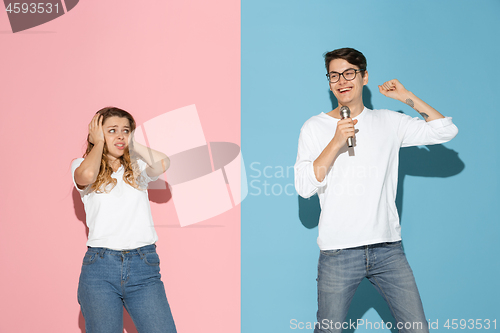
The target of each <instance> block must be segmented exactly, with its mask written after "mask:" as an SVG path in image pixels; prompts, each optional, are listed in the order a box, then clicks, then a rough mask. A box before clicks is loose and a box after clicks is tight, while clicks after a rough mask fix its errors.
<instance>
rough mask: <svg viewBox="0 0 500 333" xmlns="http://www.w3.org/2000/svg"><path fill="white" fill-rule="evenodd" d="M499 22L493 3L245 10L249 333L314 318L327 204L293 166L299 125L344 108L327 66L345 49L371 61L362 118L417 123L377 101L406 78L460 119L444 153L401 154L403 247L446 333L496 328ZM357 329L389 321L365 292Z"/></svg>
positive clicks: (245, 328)
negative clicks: (455, 323)
mask: <svg viewBox="0 0 500 333" xmlns="http://www.w3.org/2000/svg"><path fill="white" fill-rule="evenodd" d="M499 14H500V1H497V0H482V1H470V0H469V1H463V0H453V1H451V0H448V1H439V2H438V1H430V0H429V1H403V0H397V1H396V0H353V1H336V0H329V1H325V0H323V1H321V0H317V1H304V0H300V1H296V0H286V1H285V0H272V1H269V0H242V153H243V157H244V159H245V166H246V172H247V180H248V185H249V187H248V192H249V193H248V196H247V197H246V199H245V200H244V202H243V203H242V332H243V333H254V332H288V331H311V330H306V329H304V330H301V329H293V328H292V327H294V325H291V324H290V321H291V320H293V319H295V320H296V321H297V322H303V323H307V322H314V321H315V319H316V309H317V304H316V297H317V294H316V281H315V280H316V274H317V260H318V255H319V249H318V247H317V245H316V237H317V227H316V225H317V218H318V214H319V208H318V205H319V204H318V201H317V199H315V198H313V199H311V200H303V199H300V198H299V197H298V195H297V194H296V192H295V190H294V188H293V185H292V184H293V169H292V166H293V164H294V163H295V158H296V154H297V141H298V136H299V131H300V128H301V126H302V124H303V123H304V122H305V121H306V120H307V119H308V118H310V117H311V116H313V115H316V114H318V113H320V112H328V111H330V110H331V109H332V108H333V107H335V103H336V102H335V101H334V100H332V99H331V96H330V93H329V90H328V84H327V81H326V78H325V73H326V71H325V68H324V61H323V57H322V55H323V54H324V53H325V52H326V51H330V50H333V49H336V48H340V47H353V48H356V49H358V50H360V51H361V52H363V53H364V55H365V56H366V58H367V60H368V72H369V83H368V86H367V88H366V89H365V92H364V99H365V105H366V106H369V107H373V108H376V109H377V108H379V109H380V108H387V109H392V110H395V111H403V112H405V113H407V114H409V115H412V116H415V117H416V116H418V114H417V113H416V112H415V111H414V110H412V109H411V108H409V107H408V106H406V105H404V104H402V103H400V102H398V101H395V100H392V99H389V98H387V97H384V96H383V95H381V94H380V93H379V92H378V88H377V85H378V84H382V83H383V82H385V81H387V80H390V79H393V78H397V79H399V80H400V81H401V83H403V85H405V87H406V88H407V89H408V90H411V91H413V92H414V93H415V94H416V95H417V96H419V97H421V98H422V99H423V100H424V101H426V102H427V103H429V104H430V105H432V106H433V107H434V108H436V109H437V110H438V111H440V112H441V113H443V114H444V115H446V116H451V117H453V121H454V123H455V124H456V125H457V126H458V128H459V134H458V136H457V137H456V138H455V139H453V140H452V141H450V142H449V143H445V144H443V145H437V146H429V147H414V148H405V149H403V150H402V151H401V167H400V179H399V180H400V184H399V192H398V208H399V210H400V212H401V213H402V216H401V217H402V218H401V224H402V234H403V245H404V248H405V251H406V254H407V257H408V260H409V262H410V265H411V266H412V268H413V271H414V274H415V277H416V280H417V285H418V287H419V289H420V293H421V297H422V301H423V303H424V309H425V312H426V316H427V318H428V319H429V320H430V321H431V322H436V320H438V325H439V330H440V331H442V330H445V328H444V327H443V326H444V324H445V322H446V320H448V319H449V320H450V324H451V320H452V319H458V320H460V319H466V320H468V319H474V320H476V319H490V320H494V319H497V326H498V324H499V323H498V321H499V320H500V316H499V313H500V311H499V310H500V308H499V302H498V298H499V288H498V281H497V279H498V276H499V273H500V269H499V259H498V247H497V244H498V239H499V235H500V233H499V229H500V227H499V221H500V219H499V217H498V214H497V206H498V205H499V199H500V195H499V176H498V169H499V160H500V157H499V153H498V147H497V146H496V144H497V143H498V142H499V134H498V133H499V131H498V130H497V125H498V123H499V120H500V116H499V111H498V107H497V104H498V95H499V88H500V84H499V83H498V79H499V74H500V70H499V66H498V62H499V60H500V46H499V37H498V36H500V26H499V24H498V21H499V17H500V16H499ZM349 318H350V319H352V320H356V319H358V318H364V319H365V320H370V321H371V322H375V321H379V322H380V321H381V320H384V321H390V320H392V317H391V316H390V312H389V310H388V308H387V305H385V303H384V301H383V299H382V298H381V297H380V296H379V295H378V294H377V292H376V291H375V289H374V288H372V287H371V285H369V283H363V284H362V285H361V286H360V288H359V289H358V292H357V293H356V296H355V298H354V300H353V303H352V305H351V309H350V313H349V314H348V319H349ZM491 330H492V329H491V328H490V331H491ZM355 331H356V332H362V331H365V330H364V329H362V328H358V329H357V330H355ZM378 331H383V330H378ZM393 331H394V330H393ZM434 331H436V330H434ZM346 332H353V330H347V331H346Z"/></svg>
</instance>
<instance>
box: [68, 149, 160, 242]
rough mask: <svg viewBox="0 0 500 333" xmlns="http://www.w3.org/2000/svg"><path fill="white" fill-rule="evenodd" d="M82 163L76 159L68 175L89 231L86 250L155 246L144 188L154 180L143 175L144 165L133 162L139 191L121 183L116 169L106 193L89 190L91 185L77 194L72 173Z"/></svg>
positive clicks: (139, 161) (120, 172) (120, 176)
mask: <svg viewBox="0 0 500 333" xmlns="http://www.w3.org/2000/svg"><path fill="white" fill-rule="evenodd" d="M83 160H84V159H83V158H77V159H75V160H74V161H73V163H72V164H71V174H72V176H73V183H74V185H75V187H76V189H77V190H78V192H79V193H80V196H81V198H82V202H83V204H84V206H85V213H86V215H87V219H86V221H87V226H88V228H89V237H88V241H87V246H91V247H105V248H109V249H113V250H130V249H135V248H138V247H141V246H145V245H150V244H153V243H155V242H156V241H157V240H158V236H157V234H156V231H155V228H154V223H153V217H152V216H151V208H150V205H149V197H148V191H147V184H148V183H149V182H150V181H154V180H156V178H155V179H153V178H151V177H149V176H148V175H147V173H146V167H147V164H146V162H144V161H142V160H137V164H138V166H139V170H140V172H141V177H140V181H141V183H140V187H141V188H143V190H138V189H136V188H133V187H132V186H130V185H129V184H127V183H125V181H124V180H123V173H124V168H123V166H120V168H119V169H118V170H117V171H116V172H114V173H113V174H112V175H111V177H113V178H115V179H116V180H117V184H116V186H115V187H114V188H113V189H112V190H111V191H109V192H108V193H105V192H102V193H98V192H96V191H91V190H90V188H91V185H89V186H87V187H85V188H84V189H83V190H81V189H79V188H78V186H77V184H76V182H75V170H76V169H77V168H78V167H79V166H80V164H81V163H82V162H83Z"/></svg>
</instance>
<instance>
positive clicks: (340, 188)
mask: <svg viewBox="0 0 500 333" xmlns="http://www.w3.org/2000/svg"><path fill="white" fill-rule="evenodd" d="M354 119H357V120H358V123H357V124H356V126H355V129H356V134H355V141H354V142H355V144H354V147H353V148H347V145H345V146H344V147H343V148H342V149H341V150H340V151H339V152H338V155H337V157H336V159H335V160H334V162H333V165H332V167H331V168H330V169H329V170H328V172H327V175H326V177H325V179H324V180H323V181H322V182H319V181H318V180H317V179H316V176H315V175H314V169H313V162H314V160H316V158H317V157H318V156H319V155H320V154H321V152H322V151H323V150H324V149H325V147H326V146H327V145H328V143H329V142H330V141H331V140H332V138H333V137H334V135H335V130H336V128H337V122H338V121H339V119H335V118H333V117H331V116H329V115H327V114H325V113H321V114H319V115H317V116H314V117H312V118H310V119H309V120H307V121H306V122H305V124H304V125H303V126H302V129H301V131H300V138H299V148H298V154H297V162H296V163H295V188H296V190H297V193H298V194H299V195H300V196H302V197H304V198H309V197H310V196H312V195H314V194H315V193H317V194H318V196H319V200H320V205H321V216H320V219H319V225H318V229H319V237H318V245H319V247H320V249H321V250H331V249H343V248H350V247H356V246H361V245H368V244H376V243H382V242H394V241H398V240H401V227H400V224H399V216H398V212H397V209H396V203H395V200H396V189H397V181H398V162H399V149H400V148H401V147H409V146H418V145H431V144H439V143H443V142H447V141H449V140H451V139H453V138H454V137H455V136H456V135H457V133H458V129H457V127H456V126H455V125H454V124H453V123H452V120H451V118H450V117H446V118H442V119H436V120H433V121H429V122H426V121H424V120H422V119H419V118H411V117H410V116H407V115H405V114H402V113H398V112H394V111H389V110H370V109H367V108H365V109H364V110H363V112H361V113H360V114H359V115H358V116H357V117H356V118H354Z"/></svg>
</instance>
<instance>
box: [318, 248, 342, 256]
mask: <svg viewBox="0 0 500 333" xmlns="http://www.w3.org/2000/svg"><path fill="white" fill-rule="evenodd" d="M341 252H342V249H337V250H321V254H322V255H325V256H330V257H333V256H336V255H338V254H340V253H341Z"/></svg>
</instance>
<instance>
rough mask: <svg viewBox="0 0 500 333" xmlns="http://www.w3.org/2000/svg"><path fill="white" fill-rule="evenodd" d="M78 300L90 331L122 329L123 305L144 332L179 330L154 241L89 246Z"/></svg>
mask: <svg viewBox="0 0 500 333" xmlns="http://www.w3.org/2000/svg"><path fill="white" fill-rule="evenodd" d="M78 302H79V303H80V307H81V310H82V313H83V317H84V318H85V329H86V332H87V333H101V332H102V333H115V332H116V333H122V332H123V307H125V309H127V311H128V313H129V314H130V317H131V318H132V320H133V321H134V324H135V326H136V328H137V331H138V332H140V333H143V332H144V333H157V332H158V333H159V332H162V333H166V332H168V333H175V332H176V330H175V324H174V320H173V318H172V314H171V312H170V306H169V305H168V302H167V297H166V295H165V288H164V286H163V282H162V281H161V279H160V259H159V257H158V254H157V253H156V245H154V244H153V245H147V246H144V247H140V248H138V249H134V250H128V251H115V250H110V249H106V248H95V247H94V248H89V249H88V251H87V253H86V254H85V257H84V258H83V265H82V272H81V274H80V283H79V285H78Z"/></svg>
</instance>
